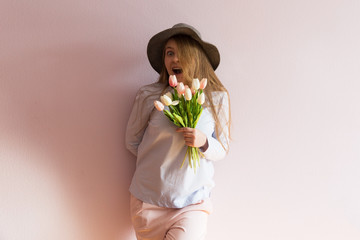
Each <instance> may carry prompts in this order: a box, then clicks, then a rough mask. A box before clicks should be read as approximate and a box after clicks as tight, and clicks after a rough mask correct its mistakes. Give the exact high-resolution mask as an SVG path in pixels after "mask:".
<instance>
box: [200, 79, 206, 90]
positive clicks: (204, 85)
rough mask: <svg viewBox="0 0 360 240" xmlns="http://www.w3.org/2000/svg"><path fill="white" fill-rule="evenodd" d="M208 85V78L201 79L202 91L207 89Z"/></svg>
mask: <svg viewBox="0 0 360 240" xmlns="http://www.w3.org/2000/svg"><path fill="white" fill-rule="evenodd" d="M206 84H207V79H206V78H203V79H201V81H200V89H204V88H205V87H206Z"/></svg>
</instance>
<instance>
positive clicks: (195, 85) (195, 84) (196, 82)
mask: <svg viewBox="0 0 360 240" xmlns="http://www.w3.org/2000/svg"><path fill="white" fill-rule="evenodd" d="M199 88H200V82H199V79H198V78H194V79H193V81H192V85H191V89H193V90H198V89H199Z"/></svg>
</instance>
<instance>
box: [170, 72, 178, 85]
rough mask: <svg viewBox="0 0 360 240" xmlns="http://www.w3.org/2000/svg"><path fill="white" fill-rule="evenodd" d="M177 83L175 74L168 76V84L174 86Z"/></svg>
mask: <svg viewBox="0 0 360 240" xmlns="http://www.w3.org/2000/svg"><path fill="white" fill-rule="evenodd" d="M177 84H178V82H177V79H176V76H175V75H170V77H169V85H170V86H171V87H176V86H177Z"/></svg>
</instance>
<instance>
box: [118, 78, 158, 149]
mask: <svg viewBox="0 0 360 240" xmlns="http://www.w3.org/2000/svg"><path fill="white" fill-rule="evenodd" d="M162 89H163V85H162V84H159V83H154V84H150V85H146V86H144V87H141V88H140V89H139V91H138V92H137V94H136V97H135V101H134V104H133V108H132V111H131V113H130V117H129V120H128V123H127V127H126V134H125V144H126V148H127V149H128V150H129V151H130V152H131V153H133V154H134V155H135V156H137V152H138V147H139V145H140V143H141V141H142V139H143V135H144V132H145V130H146V128H147V126H148V121H149V118H150V114H151V112H152V111H153V110H154V100H155V99H157V98H158V97H159V96H158V95H159V94H160V92H161V90H162Z"/></svg>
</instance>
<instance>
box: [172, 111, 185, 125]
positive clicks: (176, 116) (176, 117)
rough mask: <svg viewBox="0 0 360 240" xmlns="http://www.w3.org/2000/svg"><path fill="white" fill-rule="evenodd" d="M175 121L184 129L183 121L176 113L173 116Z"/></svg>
mask: <svg viewBox="0 0 360 240" xmlns="http://www.w3.org/2000/svg"><path fill="white" fill-rule="evenodd" d="M173 115H174V117H175V119H176V121H177V122H178V123H180V124H181V126H183V127H185V124H184V121H183V119H182V117H181V116H179V115H177V114H176V113H174V114H173Z"/></svg>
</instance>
